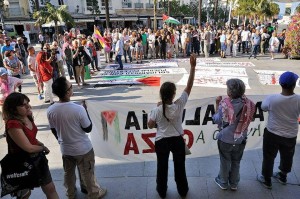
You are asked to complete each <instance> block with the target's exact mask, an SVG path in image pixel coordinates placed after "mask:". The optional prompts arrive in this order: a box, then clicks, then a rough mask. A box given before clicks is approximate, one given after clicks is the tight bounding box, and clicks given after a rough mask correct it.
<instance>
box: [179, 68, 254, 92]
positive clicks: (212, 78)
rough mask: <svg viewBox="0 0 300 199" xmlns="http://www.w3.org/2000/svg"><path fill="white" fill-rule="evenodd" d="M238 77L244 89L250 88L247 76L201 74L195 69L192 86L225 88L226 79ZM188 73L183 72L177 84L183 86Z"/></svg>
mask: <svg viewBox="0 0 300 199" xmlns="http://www.w3.org/2000/svg"><path fill="white" fill-rule="evenodd" d="M231 78H238V79H240V80H242V81H243V82H244V84H245V86H246V89H250V86H249V82H248V77H242V76H236V77H234V76H225V75H224V76H223V75H205V74H204V75H202V74H201V73H200V74H199V73H198V72H197V71H196V74H195V79H194V86H202V87H212V88H227V86H226V82H227V80H228V79H231ZM188 79H189V75H188V74H184V75H183V77H182V78H181V79H180V80H179V81H178V82H177V83H176V84H177V85H182V86H185V85H186V84H187V82H188Z"/></svg>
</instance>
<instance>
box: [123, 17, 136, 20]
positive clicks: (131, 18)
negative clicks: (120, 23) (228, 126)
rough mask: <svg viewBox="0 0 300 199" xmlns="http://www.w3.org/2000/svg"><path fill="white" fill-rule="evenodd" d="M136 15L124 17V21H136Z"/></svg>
mask: <svg viewBox="0 0 300 199" xmlns="http://www.w3.org/2000/svg"><path fill="white" fill-rule="evenodd" d="M137 20H138V18H137V17H124V21H137Z"/></svg>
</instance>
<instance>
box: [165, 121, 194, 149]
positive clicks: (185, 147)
mask: <svg viewBox="0 0 300 199" xmlns="http://www.w3.org/2000/svg"><path fill="white" fill-rule="evenodd" d="M170 124H171V125H172V126H173V128H174V129H175V130H176V131H177V133H178V134H179V135H180V136H181V134H180V133H179V131H178V130H177V128H176V127H175V126H174V125H173V124H172V123H171V122H170ZM184 150H185V155H191V154H192V152H191V150H190V149H189V147H188V146H187V145H186V143H185V142H184Z"/></svg>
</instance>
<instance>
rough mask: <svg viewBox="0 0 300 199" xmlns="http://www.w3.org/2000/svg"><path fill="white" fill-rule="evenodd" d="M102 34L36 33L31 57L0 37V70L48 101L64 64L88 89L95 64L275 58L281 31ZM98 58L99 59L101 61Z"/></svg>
mask: <svg viewBox="0 0 300 199" xmlns="http://www.w3.org/2000/svg"><path fill="white" fill-rule="evenodd" d="M55 35H56V34H55ZM102 35H103V42H100V41H99V40H98V39H97V38H96V37H95V36H94V35H89V36H87V35H84V34H80V33H78V34H74V33H73V32H72V31H70V32H65V33H64V34H57V36H55V37H52V42H51V43H47V41H48V42H49V40H50V38H49V36H48V37H47V38H46V36H45V35H43V34H42V33H40V34H39V43H40V45H41V52H38V53H37V54H36V53H35V51H34V48H33V47H32V46H29V45H28V43H27V39H26V37H24V36H22V37H17V38H9V37H7V36H5V35H4V34H1V35H0V47H1V58H0V67H5V68H6V69H7V70H8V74H9V75H12V76H14V77H17V78H21V76H22V75H25V74H26V73H28V71H29V72H30V75H31V76H32V77H33V79H34V82H35V83H36V86H37V90H38V98H39V99H40V100H42V99H44V98H45V103H53V100H52V96H51V88H50V87H51V86H49V85H51V80H50V79H52V80H53V81H54V80H55V79H57V78H58V77H61V76H65V75H66V72H65V67H64V66H66V68H67V73H68V75H69V77H70V79H71V80H73V79H75V81H76V83H77V87H78V88H79V89H82V88H84V87H85V86H87V85H88V84H87V83H86V82H85V80H87V79H90V78H91V74H94V73H95V72H97V71H99V70H100V69H101V61H103V62H105V63H106V64H111V63H113V62H114V63H115V64H118V65H119V67H118V68H117V69H118V70H123V61H125V63H133V62H135V63H137V64H139V63H143V60H145V59H158V58H160V59H171V58H178V57H189V56H190V55H191V53H195V54H196V55H198V56H201V55H203V56H204V57H209V56H212V55H213V56H220V57H221V58H226V57H228V56H232V57H237V56H238V55H240V54H242V55H243V54H246V53H247V56H248V57H249V59H250V58H251V57H252V56H253V57H254V58H256V59H257V56H258V55H259V54H262V55H265V54H266V53H267V52H270V58H271V59H275V53H277V52H281V50H282V48H283V46H284V40H285V29H283V30H282V32H281V33H280V34H279V33H277V31H276V28H275V27H273V26H272V25H271V24H270V23H269V24H260V23H257V24H252V25H251V24H249V25H247V26H244V25H240V26H231V27H228V26H225V27H217V26H214V25H211V24H208V23H207V24H205V25H204V26H191V25H189V24H186V25H181V26H169V25H167V24H164V25H163V27H162V28H161V29H159V30H153V29H150V28H140V29H138V30H132V29H130V28H124V29H123V28H115V29H104V30H103V32H102ZM101 54H103V55H104V59H105V60H101V58H100V56H101ZM42 55H43V56H42ZM2 60H3V61H2ZM50 77H51V78H50ZM48 81H50V82H49V83H47V82H48ZM48 90H50V92H48ZM19 91H21V86H19ZM49 93H50V94H49ZM44 95H45V96H44Z"/></svg>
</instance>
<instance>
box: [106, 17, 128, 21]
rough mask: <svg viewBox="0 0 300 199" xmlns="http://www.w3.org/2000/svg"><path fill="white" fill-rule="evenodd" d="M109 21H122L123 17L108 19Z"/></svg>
mask: <svg viewBox="0 0 300 199" xmlns="http://www.w3.org/2000/svg"><path fill="white" fill-rule="evenodd" d="M109 20H110V21H124V20H125V19H124V17H116V18H109Z"/></svg>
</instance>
